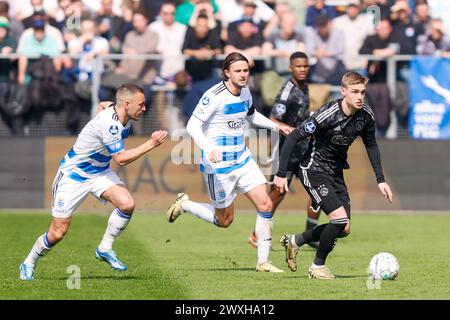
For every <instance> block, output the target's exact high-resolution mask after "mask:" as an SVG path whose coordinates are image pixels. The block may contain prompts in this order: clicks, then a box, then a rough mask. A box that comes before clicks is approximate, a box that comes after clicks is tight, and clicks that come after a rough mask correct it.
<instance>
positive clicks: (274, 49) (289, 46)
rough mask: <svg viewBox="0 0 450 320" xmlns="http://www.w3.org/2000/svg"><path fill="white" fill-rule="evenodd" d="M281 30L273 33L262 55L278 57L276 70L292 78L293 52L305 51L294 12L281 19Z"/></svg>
mask: <svg viewBox="0 0 450 320" xmlns="http://www.w3.org/2000/svg"><path fill="white" fill-rule="evenodd" d="M279 25H280V28H279V29H278V30H276V31H275V32H274V33H272V34H271V35H270V36H269V38H268V40H267V41H266V42H264V44H263V47H262V53H263V54H264V55H270V56H273V57H276V58H275V60H274V63H275V65H274V66H273V67H274V70H275V71H276V72H277V73H278V74H279V75H280V76H284V77H290V76H291V72H290V70H289V66H290V64H291V63H290V60H289V57H290V56H291V54H292V52H295V51H304V50H305V43H304V40H303V36H302V35H301V33H300V32H298V31H297V18H296V17H295V15H294V14H293V13H292V12H286V13H284V14H283V15H282V16H281V17H280V22H279Z"/></svg>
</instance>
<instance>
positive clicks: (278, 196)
mask: <svg viewBox="0 0 450 320" xmlns="http://www.w3.org/2000/svg"><path fill="white" fill-rule="evenodd" d="M288 181H289V183H290V181H291V180H290V179H289V180H288ZM284 196H285V194H284V193H281V192H280V191H279V190H278V189H277V188H275V187H274V186H273V184H272V185H270V192H269V197H270V200H272V203H273V206H274V207H273V210H272V213H273V214H275V211H276V209H277V207H278V205H279V204H280V203H281V201H283V199H284ZM247 242H248V244H249V245H250V246H252V247H253V248H257V247H258V241H257V239H256V233H255V230H254V229H253V233H252V234H251V235H249V236H248V238H247ZM271 249H272V247H271Z"/></svg>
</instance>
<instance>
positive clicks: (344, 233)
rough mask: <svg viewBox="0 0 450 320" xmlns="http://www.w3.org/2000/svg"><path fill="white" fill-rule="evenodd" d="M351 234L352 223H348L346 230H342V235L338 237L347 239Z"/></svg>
mask: <svg viewBox="0 0 450 320" xmlns="http://www.w3.org/2000/svg"><path fill="white" fill-rule="evenodd" d="M350 232H351V227H350V222H349V223H347V225H346V226H345V228H344V230H342V232H341V234H340V235H339V236H338V238H345V237H347V236H349V235H350Z"/></svg>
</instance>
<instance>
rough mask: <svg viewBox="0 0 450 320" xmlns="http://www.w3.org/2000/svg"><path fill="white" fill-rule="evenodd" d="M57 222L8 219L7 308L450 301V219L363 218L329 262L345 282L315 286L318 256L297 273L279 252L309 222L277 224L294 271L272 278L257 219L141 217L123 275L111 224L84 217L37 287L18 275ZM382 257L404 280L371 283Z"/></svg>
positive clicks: (21, 216) (292, 217) (126, 238)
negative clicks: (252, 241)
mask: <svg viewBox="0 0 450 320" xmlns="http://www.w3.org/2000/svg"><path fill="white" fill-rule="evenodd" d="M50 219H51V217H50V215H49V214H48V213H27V212H21V213H19V212H14V213H12V212H7V211H2V212H0V253H1V254H0V265H1V268H0V279H1V280H0V299H213V300H215V299H257V300H261V299H262V300H269V299H287V300H302V299H450V289H449V288H450V287H449V286H448V284H449V283H450V273H449V272H448V270H449V269H450V250H449V248H450V236H449V232H448V230H449V225H450V215H448V214H447V215H446V214H433V213H416V214H358V213H356V214H354V215H353V219H352V234H351V236H350V237H348V238H345V239H340V240H339V241H338V244H337V246H336V247H335V249H334V251H333V252H332V253H331V255H330V257H329V259H328V263H327V264H328V266H329V268H330V269H331V270H332V271H333V272H334V273H335V274H336V275H337V279H336V280H334V281H323V280H313V279H308V277H307V270H308V267H309V265H310V263H311V261H312V258H313V255H314V251H313V250H312V249H309V248H305V249H302V250H301V251H300V252H299V255H298V262H299V268H298V271H297V272H295V273H294V272H291V271H290V270H289V269H288V268H287V265H286V263H285V262H284V251H283V250H282V247H281V246H280V245H279V243H278V240H279V238H280V237H281V235H282V234H283V233H292V232H296V231H302V230H303V228H304V221H305V217H304V215H303V214H283V213H282V212H281V213H278V214H277V215H276V216H275V225H274V238H273V246H274V248H275V251H272V252H271V260H272V261H273V263H274V264H275V265H276V266H278V267H281V268H282V269H284V270H285V272H284V273H282V274H269V273H257V272H255V271H254V268H255V263H256V251H255V249H253V248H251V247H250V246H249V245H248V244H247V243H246V239H247V236H248V235H249V233H250V232H251V230H252V229H253V226H254V222H255V216H254V215H253V214H248V213H245V214H244V213H237V214H236V217H235V221H234V222H233V224H232V226H231V227H230V228H228V229H218V228H216V227H213V226H212V225H209V224H207V223H204V222H203V221H199V220H198V219H197V218H195V217H192V216H190V215H187V214H186V215H183V216H181V217H180V218H179V220H177V221H176V222H175V223H173V224H169V223H167V222H166V221H165V216H164V214H159V215H158V214H139V213H136V214H135V216H134V217H133V220H132V221H131V223H130V225H129V226H128V228H127V230H126V231H125V232H124V234H122V236H121V237H120V238H119V239H118V241H116V244H115V250H116V252H117V253H118V256H119V257H120V258H121V259H122V260H123V261H124V262H125V263H126V264H127V266H128V268H129V270H127V271H125V272H123V273H119V272H115V271H112V270H111V269H110V268H109V266H108V265H107V264H105V263H102V262H99V261H97V260H95V257H94V250H95V248H96V246H97V245H98V243H99V241H100V239H101V237H102V235H103V232H104V229H105V226H106V221H107V219H108V216H107V215H106V214H84V213H76V214H75V215H74V217H73V219H72V225H71V228H70V230H69V233H68V234H67V236H66V238H65V239H64V240H63V241H62V242H61V243H60V244H59V245H58V246H56V247H55V249H53V250H52V252H50V253H49V254H48V255H47V256H46V257H45V258H43V259H42V260H41V261H40V263H39V265H38V268H37V272H36V275H35V281H32V282H23V281H20V280H19V279H18V266H19V264H20V263H21V261H22V260H23V259H24V257H25V256H26V255H27V254H28V252H29V250H30V248H31V246H32V245H33V243H34V241H35V239H36V237H37V236H39V235H40V234H42V233H43V232H44V231H45V230H46V229H47V228H48V225H49V223H50ZM321 221H325V218H324V217H322V218H321ZM381 251H388V252H391V253H393V254H394V255H395V256H396V257H397V259H398V260H399V262H400V274H399V277H398V278H397V279H396V280H394V281H381V283H380V284H379V286H377V284H373V283H371V282H370V281H369V284H368V281H367V280H368V277H367V273H366V270H367V265H368V263H369V260H370V258H371V257H372V256H373V255H374V254H376V253H378V252H381ZM71 265H76V266H78V267H79V268H80V272H81V274H80V275H81V280H80V284H81V287H80V289H68V287H67V282H68V281H67V280H68V277H70V274H69V273H68V272H67V268H68V267H69V266H71ZM69 282H70V279H69ZM377 287H378V289H377Z"/></svg>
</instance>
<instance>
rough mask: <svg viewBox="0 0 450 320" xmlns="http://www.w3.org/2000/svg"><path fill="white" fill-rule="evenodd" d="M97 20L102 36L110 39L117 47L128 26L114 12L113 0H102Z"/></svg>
mask: <svg viewBox="0 0 450 320" xmlns="http://www.w3.org/2000/svg"><path fill="white" fill-rule="evenodd" d="M95 22H96V24H97V25H98V31H99V34H100V36H102V37H103V38H105V39H107V40H108V41H110V42H111V43H112V45H113V47H117V44H118V43H119V42H120V40H119V39H120V37H121V36H122V34H123V32H124V28H125V27H126V26H125V25H126V22H125V20H124V19H123V18H122V17H119V16H118V15H116V14H115V13H114V11H113V0H102V2H101V7H100V10H99V11H98V13H97V16H96V18H95Z"/></svg>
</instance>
